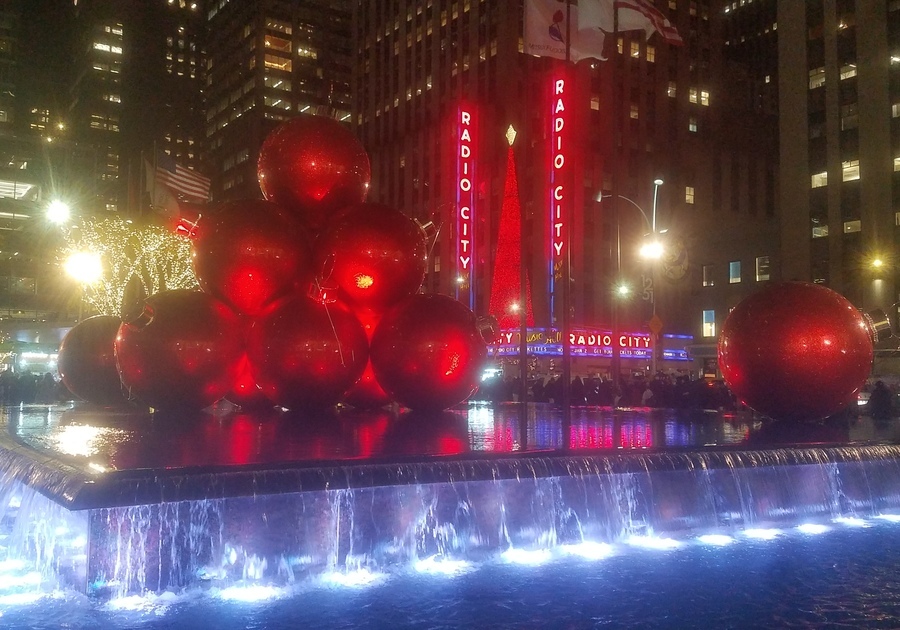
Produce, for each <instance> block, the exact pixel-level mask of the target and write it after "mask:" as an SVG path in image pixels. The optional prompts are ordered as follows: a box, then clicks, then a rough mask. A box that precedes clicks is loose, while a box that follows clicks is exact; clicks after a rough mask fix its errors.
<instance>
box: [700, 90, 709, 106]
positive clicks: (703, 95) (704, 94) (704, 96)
mask: <svg viewBox="0 0 900 630" xmlns="http://www.w3.org/2000/svg"><path fill="white" fill-rule="evenodd" d="M700 104H701V105H703V106H704V107H709V92H708V91H706V90H700Z"/></svg>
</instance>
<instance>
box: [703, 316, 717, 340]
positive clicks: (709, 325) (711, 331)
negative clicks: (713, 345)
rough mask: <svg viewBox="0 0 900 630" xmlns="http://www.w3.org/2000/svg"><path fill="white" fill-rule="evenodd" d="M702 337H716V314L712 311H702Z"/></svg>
mask: <svg viewBox="0 0 900 630" xmlns="http://www.w3.org/2000/svg"><path fill="white" fill-rule="evenodd" d="M703 336H704V337H715V336H716V312H715V311H713V310H709V311H703Z"/></svg>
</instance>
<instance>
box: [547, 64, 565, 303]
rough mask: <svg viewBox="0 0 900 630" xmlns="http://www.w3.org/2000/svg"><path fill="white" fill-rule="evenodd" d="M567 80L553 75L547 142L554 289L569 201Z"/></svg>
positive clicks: (551, 283)
mask: <svg viewBox="0 0 900 630" xmlns="http://www.w3.org/2000/svg"><path fill="white" fill-rule="evenodd" d="M565 96H566V80H565V79H555V80H554V82H553V97H552V101H551V102H552V120H553V126H552V128H551V135H550V145H551V148H552V150H551V157H552V168H551V169H550V186H551V199H550V209H551V212H550V251H551V256H550V260H551V268H550V288H551V293H552V292H553V286H554V285H555V281H556V280H557V279H559V277H560V274H561V272H562V263H563V260H564V258H563V257H564V256H565V253H566V251H565V249H566V247H567V246H568V244H567V243H566V223H565V222H566V214H565V210H564V207H565V203H567V202H568V198H567V190H566V187H565V180H564V168H565V166H566V150H567V149H568V147H567V145H566V139H565V134H564V131H565V128H566V100H565Z"/></svg>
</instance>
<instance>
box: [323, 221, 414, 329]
mask: <svg viewBox="0 0 900 630" xmlns="http://www.w3.org/2000/svg"><path fill="white" fill-rule="evenodd" d="M427 255H428V250H427V247H426V243H425V231H424V230H423V229H422V228H421V227H419V225H418V224H417V223H416V222H415V221H414V220H413V219H411V218H410V217H408V216H406V215H405V214H403V213H402V212H400V211H399V210H395V209H394V208H390V207H388V206H384V205H381V204H376V203H363V204H357V205H354V206H352V207H349V208H347V209H345V210H343V211H342V212H341V213H340V214H339V215H337V216H336V217H335V218H334V220H333V221H331V222H330V223H329V224H328V227H327V228H326V230H325V232H324V233H323V234H322V235H321V236H320V238H319V242H318V243H317V245H316V265H315V268H316V270H317V272H318V273H319V274H321V276H322V277H323V279H324V281H325V282H327V283H333V284H335V285H336V286H337V288H338V291H339V294H340V296H341V297H342V298H343V299H345V300H346V301H347V302H348V303H349V304H351V305H354V306H356V307H365V308H369V309H373V310H375V311H377V312H383V311H384V310H386V309H387V308H388V307H390V306H393V305H394V304H396V303H397V302H399V301H400V300H402V299H403V298H405V297H408V296H410V295H412V294H413V293H415V292H416V291H418V289H419V287H420V286H421V285H422V281H423V280H424V279H425V263H426V257H427Z"/></svg>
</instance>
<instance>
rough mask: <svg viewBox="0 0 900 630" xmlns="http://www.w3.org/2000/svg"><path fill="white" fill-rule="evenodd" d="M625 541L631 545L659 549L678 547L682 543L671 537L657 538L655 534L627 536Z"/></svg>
mask: <svg viewBox="0 0 900 630" xmlns="http://www.w3.org/2000/svg"><path fill="white" fill-rule="evenodd" d="M626 542H627V543H628V544H629V545H632V546H633V547H641V548H644V549H656V550H659V551H668V550H671V549H678V548H679V547H681V546H682V543H680V542H678V541H677V540H674V539H672V538H657V537H656V536H629V537H628V539H627V540H626Z"/></svg>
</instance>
